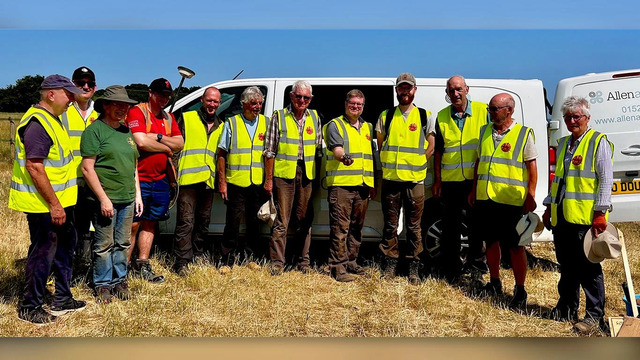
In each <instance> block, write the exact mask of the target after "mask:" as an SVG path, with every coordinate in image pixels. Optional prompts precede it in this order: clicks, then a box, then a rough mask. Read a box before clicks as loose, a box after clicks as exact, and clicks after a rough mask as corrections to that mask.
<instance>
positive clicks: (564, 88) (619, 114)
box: [549, 69, 640, 222]
mask: <svg viewBox="0 0 640 360" xmlns="http://www.w3.org/2000/svg"><path fill="white" fill-rule="evenodd" d="M571 95H575V96H580V97H584V98H586V99H588V100H589V102H590V105H591V111H590V112H591V121H590V122H589V126H590V127H591V128H593V129H595V130H597V131H599V132H601V133H604V134H606V135H607V138H608V139H609V141H611V142H612V143H613V144H614V152H613V159H614V161H613V181H614V183H613V189H612V203H613V211H612V212H611V215H610V217H609V221H612V222H624V221H640V69H633V70H622V71H613V72H606V73H598V74H593V73H592V74H587V75H583V76H577V77H572V78H568V79H563V80H561V81H560V82H559V83H558V88H557V89H556V94H555V100H554V106H553V111H552V116H551V121H550V123H549V146H550V151H549V154H550V158H551V160H552V169H554V167H553V165H555V162H554V160H555V159H554V158H555V154H556V147H557V145H558V139H560V138H561V137H563V136H567V135H569V132H568V130H567V127H566V126H565V124H564V121H563V119H562V109H561V107H562V103H563V102H564V100H565V99H566V98H567V97H568V96H571Z"/></svg>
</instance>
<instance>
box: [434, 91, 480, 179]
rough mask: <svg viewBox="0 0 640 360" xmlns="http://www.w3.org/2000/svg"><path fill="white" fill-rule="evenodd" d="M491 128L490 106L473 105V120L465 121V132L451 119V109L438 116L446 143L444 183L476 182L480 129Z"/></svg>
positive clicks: (475, 103)
mask: <svg viewBox="0 0 640 360" xmlns="http://www.w3.org/2000/svg"><path fill="white" fill-rule="evenodd" d="M486 124H487V104H485V103H481V102H477V101H472V102H471V116H470V117H467V118H466V119H465V121H464V126H463V127H462V131H460V128H458V125H457V124H456V122H455V121H454V120H453V118H452V117H451V106H447V107H446V108H444V109H442V110H440V112H439V113H438V126H439V127H440V132H441V133H442V138H443V139H444V152H443V154H442V163H441V170H440V178H441V180H442V181H464V180H473V170H474V167H475V163H476V160H477V159H478V141H479V139H480V128H481V127H482V126H483V125H486Z"/></svg>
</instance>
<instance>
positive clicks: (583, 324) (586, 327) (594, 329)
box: [572, 318, 600, 335]
mask: <svg viewBox="0 0 640 360" xmlns="http://www.w3.org/2000/svg"><path fill="white" fill-rule="evenodd" d="M572 330H573V331H575V332H577V333H578V334H580V335H593V334H597V333H599V332H600V325H599V324H598V321H596V320H595V319H593V318H586V319H584V320H582V321H579V322H577V323H575V324H574V325H573V328H572Z"/></svg>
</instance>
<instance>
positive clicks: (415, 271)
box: [409, 260, 422, 285]
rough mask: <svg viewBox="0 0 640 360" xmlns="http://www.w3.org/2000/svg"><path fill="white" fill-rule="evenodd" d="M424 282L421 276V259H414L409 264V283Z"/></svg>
mask: <svg viewBox="0 0 640 360" xmlns="http://www.w3.org/2000/svg"><path fill="white" fill-rule="evenodd" d="M421 282H422V279H421V278H420V261H417V260H414V261H412V262H411V263H410V264H409V284H411V285H418V284H420V283H421Z"/></svg>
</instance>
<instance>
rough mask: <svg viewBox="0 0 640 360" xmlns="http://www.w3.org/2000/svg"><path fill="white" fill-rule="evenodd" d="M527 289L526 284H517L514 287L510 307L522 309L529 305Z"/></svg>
mask: <svg viewBox="0 0 640 360" xmlns="http://www.w3.org/2000/svg"><path fill="white" fill-rule="evenodd" d="M527 296H528V295H527V291H526V290H525V289H524V286H522V287H521V288H518V286H516V287H515V288H514V289H513V298H512V299H511V301H510V302H509V307H510V308H513V309H522V308H525V307H527Z"/></svg>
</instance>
